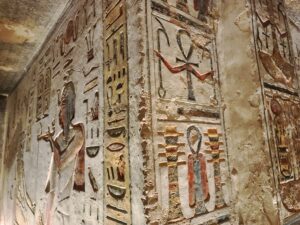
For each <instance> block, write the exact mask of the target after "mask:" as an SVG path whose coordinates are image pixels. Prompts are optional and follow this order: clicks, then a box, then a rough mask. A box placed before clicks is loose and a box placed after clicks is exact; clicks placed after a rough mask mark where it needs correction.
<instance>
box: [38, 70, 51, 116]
mask: <svg viewBox="0 0 300 225" xmlns="http://www.w3.org/2000/svg"><path fill="white" fill-rule="evenodd" d="M50 91H51V69H50V68H47V69H46V71H45V72H41V73H40V75H39V78H38V84H37V106H36V117H37V120H40V119H42V118H44V117H46V116H48V111H49V105H50Z"/></svg>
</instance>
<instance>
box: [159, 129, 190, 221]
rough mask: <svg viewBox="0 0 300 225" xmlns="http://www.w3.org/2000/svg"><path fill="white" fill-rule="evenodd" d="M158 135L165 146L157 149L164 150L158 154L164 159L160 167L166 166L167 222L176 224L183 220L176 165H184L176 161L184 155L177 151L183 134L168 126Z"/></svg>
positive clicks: (182, 144)
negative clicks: (161, 137)
mask: <svg viewBox="0 0 300 225" xmlns="http://www.w3.org/2000/svg"><path fill="white" fill-rule="evenodd" d="M159 135H163V136H164V139H165V144H160V145H159V147H163V148H165V152H160V153H159V156H160V157H164V158H166V162H160V166H166V167H167V168H168V178H169V212H168V222H171V223H172V222H178V221H180V220H182V219H183V214H182V211H181V205H180V196H179V185H178V165H182V164H186V162H185V161H180V160H178V159H179V156H180V155H185V152H184V151H180V150H179V148H180V147H182V146H184V143H179V142H178V137H179V136H182V135H183V134H182V133H179V132H177V130H176V127H174V126H168V127H166V129H165V131H160V132H159Z"/></svg>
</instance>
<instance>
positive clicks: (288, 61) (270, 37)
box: [253, 0, 297, 88]
mask: <svg viewBox="0 0 300 225" xmlns="http://www.w3.org/2000/svg"><path fill="white" fill-rule="evenodd" d="M253 7H254V12H253V13H254V15H255V21H256V24H255V27H256V28H255V34H254V36H255V40H256V45H257V48H258V56H259V59H260V62H261V65H262V68H264V70H265V71H266V74H264V81H266V82H270V83H275V84H278V85H279V84H281V85H283V86H285V87H286V88H296V87H297V82H296V80H297V78H296V75H295V64H294V60H293V53H292V48H291V46H290V44H289V43H290V41H291V39H290V35H289V31H288V27H287V24H288V22H287V18H286V15H285V12H284V8H283V4H282V3H281V2H280V1H275V2H271V1H261V0H253ZM267 74H268V75H267ZM270 78H271V79H270Z"/></svg>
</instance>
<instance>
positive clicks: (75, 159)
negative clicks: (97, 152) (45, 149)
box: [38, 82, 85, 225]
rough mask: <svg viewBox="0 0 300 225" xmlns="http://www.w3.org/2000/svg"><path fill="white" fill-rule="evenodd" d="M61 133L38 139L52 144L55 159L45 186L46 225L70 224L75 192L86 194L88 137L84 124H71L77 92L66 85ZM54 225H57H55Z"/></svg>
mask: <svg viewBox="0 0 300 225" xmlns="http://www.w3.org/2000/svg"><path fill="white" fill-rule="evenodd" d="M59 109H60V110H59V125H60V127H61V129H62V130H61V131H60V132H59V133H58V134H57V135H56V136H55V137H54V133H55V131H54V129H53V130H52V131H50V128H49V131H48V132H47V133H45V134H41V135H39V136H38V139H39V140H40V139H43V140H45V141H48V142H50V146H51V150H52V158H51V163H50V168H49V173H48V178H47V182H46V189H45V191H46V192H47V193H48V201H47V211H46V225H53V224H60V225H63V224H70V223H69V221H70V219H71V214H70V207H71V204H70V199H71V197H72V193H74V192H73V191H72V190H75V191H85V177H84V169H85V167H84V155H85V139H84V137H85V135H84V126H83V124H82V123H72V120H73V119H74V116H75V88H74V84H73V83H72V82H65V84H64V86H63V89H62V91H61V95H60V99H59ZM54 221H55V222H54Z"/></svg>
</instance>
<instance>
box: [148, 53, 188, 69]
mask: <svg viewBox="0 0 300 225" xmlns="http://www.w3.org/2000/svg"><path fill="white" fill-rule="evenodd" d="M154 52H155V53H156V55H157V56H158V57H159V58H160V59H161V61H162V62H163V63H164V64H165V66H166V67H167V68H168V70H169V71H170V72H171V73H180V72H182V71H184V70H186V68H187V66H186V64H184V65H181V66H174V67H173V66H171V65H170V63H169V62H168V61H167V60H166V59H165V58H164V57H163V56H162V55H161V54H160V53H159V52H158V51H156V50H154Z"/></svg>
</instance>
